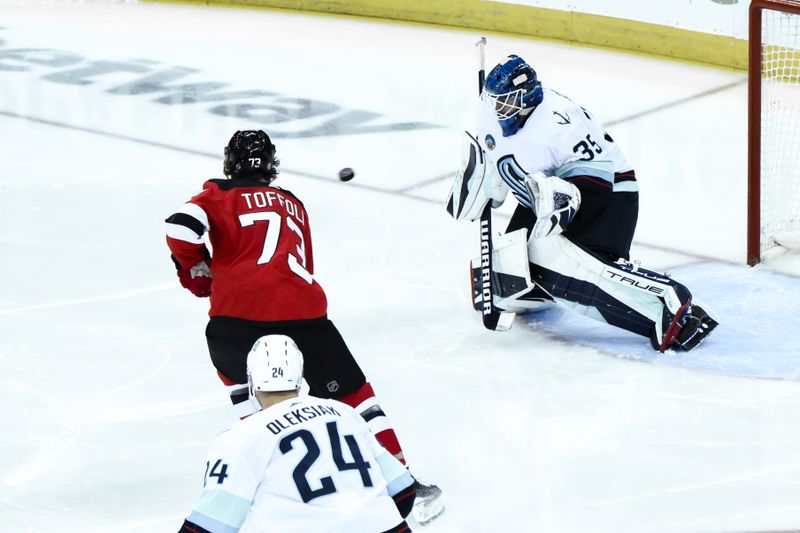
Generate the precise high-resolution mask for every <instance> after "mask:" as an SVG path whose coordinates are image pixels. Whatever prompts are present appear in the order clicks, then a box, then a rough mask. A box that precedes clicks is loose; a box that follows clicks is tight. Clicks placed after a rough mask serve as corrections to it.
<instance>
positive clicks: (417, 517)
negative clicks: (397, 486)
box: [411, 498, 444, 526]
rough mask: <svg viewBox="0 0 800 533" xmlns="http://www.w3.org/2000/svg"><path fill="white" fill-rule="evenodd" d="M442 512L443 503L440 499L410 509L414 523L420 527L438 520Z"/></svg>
mask: <svg viewBox="0 0 800 533" xmlns="http://www.w3.org/2000/svg"><path fill="white" fill-rule="evenodd" d="M443 512H444V502H443V501H442V499H441V498H436V499H435V500H433V501H430V502H424V503H420V504H417V505H415V506H414V507H413V508H412V509H411V516H412V518H413V519H414V522H416V523H417V524H419V525H420V526H425V525H428V524H430V523H431V522H433V521H434V520H436V519H437V518H439V516H441V514H442V513H443Z"/></svg>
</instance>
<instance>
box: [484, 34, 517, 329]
mask: <svg viewBox="0 0 800 533" xmlns="http://www.w3.org/2000/svg"><path fill="white" fill-rule="evenodd" d="M475 46H477V47H478V64H479V68H478V97H479V98H480V96H481V93H483V85H484V83H485V81H486V59H485V56H484V47H485V46H486V37H481V38H480V40H479V41H478V42H477V43H475ZM480 235H481V281H482V285H483V291H482V295H483V298H482V299H483V310H482V314H483V326H484V327H485V328H486V329H490V330H492V331H508V330H509V329H511V324H512V323H513V321H514V313H507V312H505V311H500V310H499V309H497V308H495V306H494V304H493V302H492V295H493V294H494V293H493V292H492V285H493V284H494V272H493V271H492V249H493V246H492V203H491V202H489V203H487V204H486V207H484V208H483V212H482V213H481V218H480Z"/></svg>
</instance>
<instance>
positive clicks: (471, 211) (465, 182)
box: [447, 132, 508, 221]
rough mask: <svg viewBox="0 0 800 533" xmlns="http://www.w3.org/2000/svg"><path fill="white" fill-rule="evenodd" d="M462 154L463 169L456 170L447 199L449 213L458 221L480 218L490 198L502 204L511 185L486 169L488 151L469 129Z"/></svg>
mask: <svg viewBox="0 0 800 533" xmlns="http://www.w3.org/2000/svg"><path fill="white" fill-rule="evenodd" d="M464 133H466V134H467V138H468V140H467V143H466V144H465V146H464V152H463V154H462V163H461V170H459V171H458V172H457V173H456V176H455V180H454V181H453V188H452V189H451V190H450V195H449V196H448V199H447V212H448V213H450V215H451V216H452V217H453V218H455V219H456V220H470V221H472V220H477V219H478V218H479V217H480V216H481V213H482V212H483V208H484V207H486V204H487V203H488V202H489V200H491V201H492V207H500V206H501V205H503V201H505V199H506V195H507V194H508V186H507V185H506V184H505V183H504V182H503V180H501V179H498V177H497V176H496V175H495V174H494V172H493V170H492V168H491V167H489V168H487V165H486V157H485V156H486V154H485V153H484V151H483V149H482V148H481V145H480V144H479V143H478V140H477V139H475V137H473V136H472V135H470V134H469V132H464Z"/></svg>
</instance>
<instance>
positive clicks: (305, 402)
mask: <svg viewBox="0 0 800 533" xmlns="http://www.w3.org/2000/svg"><path fill="white" fill-rule="evenodd" d="M413 482H414V479H413V478H412V477H411V475H410V474H409V473H408V471H407V470H406V468H405V467H404V466H403V465H402V464H401V463H400V462H399V461H398V460H397V459H395V458H394V457H392V455H391V454H389V453H388V452H387V451H386V450H384V449H383V448H382V447H381V446H380V444H378V442H377V441H376V440H375V438H374V437H373V435H372V434H371V433H370V432H369V429H368V427H367V425H366V424H365V423H364V421H363V419H362V418H361V417H360V416H359V415H358V414H357V413H356V412H355V411H354V410H353V409H352V408H350V407H349V406H347V405H345V404H342V403H340V402H336V401H334V400H323V399H319V398H314V397H304V398H292V399H289V400H285V401H283V402H280V403H278V404H275V405H273V406H271V407H269V408H267V409H264V410H262V411H259V412H257V413H255V414H254V415H252V416H250V417H249V418H246V419H244V420H242V421H240V422H237V423H236V424H235V425H234V426H233V427H232V428H231V429H230V430H228V431H226V432H224V433H222V434H220V435H219V436H218V438H217V440H216V441H215V442H214V444H213V446H212V448H211V450H210V452H209V455H208V461H207V463H206V469H205V477H204V486H203V492H202V495H201V498H200V500H199V503H198V504H197V505H196V506H195V507H194V509H193V510H192V512H191V514H190V515H189V517H188V520H189V521H190V522H192V523H194V524H197V525H198V526H200V527H202V528H204V529H206V530H208V531H211V532H213V533H217V532H225V533H227V532H236V531H239V529H240V528H241V530H242V531H253V532H254V531H259V532H261V531H280V532H282V533H292V532H297V533H301V532H302V533H306V532H308V531H365V532H366V531H373V532H380V531H387V530H391V529H392V528H395V527H397V526H398V524H401V523H402V522H403V518H402V517H401V516H400V513H399V511H398V510H397V507H396V505H395V502H394V500H393V499H392V498H391V495H392V494H397V493H398V492H400V491H402V490H403V489H405V488H407V487H409V486H410V485H411V484H413Z"/></svg>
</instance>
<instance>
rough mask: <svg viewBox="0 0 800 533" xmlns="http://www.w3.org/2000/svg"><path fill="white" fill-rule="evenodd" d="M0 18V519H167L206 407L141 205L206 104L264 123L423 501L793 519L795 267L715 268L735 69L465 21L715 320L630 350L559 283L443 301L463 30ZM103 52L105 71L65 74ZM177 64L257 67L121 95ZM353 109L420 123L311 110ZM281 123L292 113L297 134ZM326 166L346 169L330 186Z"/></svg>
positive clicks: (16, 525)
mask: <svg viewBox="0 0 800 533" xmlns="http://www.w3.org/2000/svg"><path fill="white" fill-rule="evenodd" d="M0 27H1V29H0V41H1V42H0V155H2V168H3V170H2V172H0V199H1V200H0V201H1V202H2V203H1V204H0V207H1V208H0V244H2V249H3V253H2V261H0V323H1V324H2V327H1V329H0V333H2V335H0V364H2V368H3V374H2V377H0V399H2V404H3V408H2V410H1V411H0V531H9V532H12V531H13V532H39V531H59V532H81V533H94V532H169V531H176V530H177V529H178V527H179V524H180V523H181V521H182V519H183V517H184V516H185V514H186V513H187V512H188V510H189V509H190V507H191V505H192V504H193V503H194V501H195V498H196V497H197V496H198V494H199V489H200V481H201V475H202V467H203V461H204V456H205V453H206V450H207V448H208V445H209V443H210V441H211V440H212V439H213V437H214V436H215V435H216V434H217V433H218V432H219V431H220V430H221V429H223V428H224V427H225V426H226V425H228V424H230V423H231V422H232V421H233V415H232V413H231V411H230V408H229V405H228V400H227V398H226V394H225V391H224V390H223V388H222V386H221V385H220V383H219V382H218V380H217V378H216V375H215V373H214V372H213V370H212V366H211V364H210V361H209V360H208V354H207V350H206V346H205V339H204V336H203V330H204V327H205V322H206V311H207V302H206V301H205V300H198V299H195V298H193V297H192V296H191V295H190V294H189V293H187V292H186V291H184V290H182V289H181V288H180V287H179V285H178V283H177V279H176V278H175V273H174V269H173V266H172V264H171V262H170V260H169V255H168V252H167V249H166V246H165V243H164V236H163V219H164V218H165V217H166V216H168V215H169V214H170V213H171V212H173V211H174V210H175V209H176V208H177V207H178V206H179V205H180V204H181V203H183V202H184V201H185V200H186V199H188V198H189V197H190V196H191V195H193V194H194V193H195V192H197V191H199V190H200V187H201V184H202V183H203V181H204V180H206V179H208V178H212V177H221V166H222V165H221V155H222V147H223V146H224V144H225V143H226V142H227V140H228V138H229V136H230V134H231V133H232V132H233V131H235V130H236V129H245V128H252V127H256V128H264V129H266V130H267V131H269V132H270V133H271V134H273V136H274V138H275V141H276V144H277V145H278V150H279V155H280V158H281V160H282V168H283V172H282V174H281V177H280V181H279V182H278V183H279V184H280V185H282V186H284V187H286V188H288V189H290V190H292V191H294V192H295V193H296V194H298V195H299V196H300V197H301V198H302V199H303V201H304V202H305V205H306V207H307V208H308V211H309V213H310V217H311V223H312V229H313V233H314V252H315V263H316V276H317V278H318V280H319V281H320V282H321V283H322V285H323V286H324V287H325V288H326V290H327V293H328V296H329V300H330V317H331V318H332V319H333V320H334V322H335V323H336V324H337V326H338V327H339V329H340V330H341V331H342V333H343V335H344V337H345V339H346V340H347V343H348V345H349V346H350V348H351V350H352V351H353V352H354V354H355V355H356V357H357V358H358V359H359V361H360V363H361V365H362V366H363V368H364V370H365V372H366V373H367V375H368V377H369V379H370V381H371V382H372V383H373V385H374V387H375V389H376V391H377V393H378V394H379V396H380V398H381V400H382V404H383V406H384V408H385V410H386V412H387V413H388V414H389V416H390V418H391V419H392V421H393V422H394V425H395V427H396V429H397V432H398V434H399V436H400V439H401V442H402V444H403V446H404V448H405V450H406V455H407V457H408V458H409V460H410V465H411V468H412V470H413V471H414V472H415V473H416V474H417V475H419V476H421V477H423V478H425V479H427V480H429V481H433V482H435V483H437V484H439V485H440V486H441V487H442V488H443V489H444V491H445V493H446V498H447V511H446V513H445V514H444V515H443V516H442V517H441V518H440V519H439V520H437V521H435V522H434V523H432V524H431V525H429V526H427V527H426V528H424V531H429V532H430V533H445V532H458V533H462V532H480V533H486V532H501V531H502V532H547V533H550V532H553V533H572V532H575V533H578V532H581V533H585V532H592V533H605V532H609V533H611V532H613V533H621V532H659V533H660V532H707V533H728V532H731V533H733V532H744V531H760V532H764V531H777V530H789V529H793V528H798V527H800V424H799V423H798V418H799V415H798V412H800V383H798V381H797V380H798V377H800V356H798V353H797V352H798V350H797V349H796V348H795V346H794V345H795V342H794V337H793V333H794V330H795V329H796V328H797V325H798V320H797V318H796V317H797V316H798V311H799V310H800V305H798V298H797V294H798V291H800V287H799V286H798V283H799V282H798V279H797V278H796V277H790V276H785V275H781V274H776V273H773V272H771V271H770V270H768V269H767V268H764V267H759V268H756V269H749V268H747V267H744V266H741V265H742V264H743V263H744V255H745V239H744V236H745V216H744V215H745V211H746V209H745V200H746V198H745V176H746V173H745V167H746V143H745V140H746V133H745V132H746V84H745V76H744V75H743V74H741V73H735V72H729V71H723V70H714V69H708V68H704V67H701V66H696V65H690V64H682V63H676V62H669V61H661V60H658V59H654V58H651V57H645V56H639V55H627V54H620V53H618V52H614V51H609V50H598V49H587V48H579V47H572V46H568V45H565V44H559V43H555V42H545V41H531V40H523V39H516V38H507V37H500V36H494V35H490V36H489V46H488V50H487V56H488V58H487V59H488V61H489V63H491V64H493V63H494V62H495V61H497V60H499V59H500V58H502V57H503V56H504V55H506V54H508V53H518V54H520V55H522V56H523V57H525V58H526V59H528V60H529V61H530V62H531V63H532V64H533V65H534V66H535V67H536V68H537V70H538V72H539V75H540V77H541V78H542V79H543V80H544V82H545V84H548V85H550V86H553V87H554V88H556V89H557V90H559V91H561V92H564V93H566V94H568V95H570V96H571V97H573V98H574V99H575V100H577V101H579V102H580V103H582V104H583V105H585V106H586V107H587V108H589V109H591V110H592V111H593V112H594V113H595V114H596V115H597V116H599V117H600V118H601V119H603V120H604V121H605V123H606V125H607V126H608V129H609V131H610V132H611V133H612V135H613V136H614V137H615V139H616V140H618V141H619V142H620V144H621V145H622V147H623V149H624V150H625V152H626V155H627V156H628V159H629V160H631V161H632V163H633V164H634V166H635V168H636V171H637V175H638V177H639V183H640V187H641V214H640V220H639V227H638V230H637V237H636V242H635V245H634V255H635V256H636V257H637V258H638V259H640V260H641V261H642V265H643V266H646V267H649V268H652V269H657V270H665V269H666V270H669V271H670V272H672V273H673V274H674V275H675V276H676V277H677V278H679V279H681V280H683V281H685V282H686V284H687V285H688V286H689V287H690V288H691V289H692V291H693V292H694V294H695V295H696V297H697V298H698V300H700V301H702V302H703V303H704V304H707V306H708V308H709V309H710V310H712V311H713V312H714V313H716V316H717V317H718V318H719V319H720V322H721V326H720V327H719V331H718V332H717V333H715V334H714V335H713V336H712V337H710V338H709V340H708V343H707V344H706V345H704V346H703V347H701V348H700V349H698V350H697V351H695V352H692V353H690V354H682V355H681V354H666V355H657V354H655V353H654V352H652V351H651V350H650V349H649V348H648V344H647V341H646V340H645V339H639V338H637V337H634V336H631V335H629V334H626V333H625V332H622V331H619V330H615V329H613V328H610V327H604V326H602V325H598V324H595V323H591V322H587V321H585V320H583V321H582V320H579V318H578V317H574V316H572V315H570V314H569V313H566V312H565V313H558V312H551V313H548V314H544V315H538V316H534V317H527V318H518V319H517V320H516V323H515V325H514V327H513V328H512V330H511V331H510V332H508V333H505V334H499V333H492V332H488V331H486V330H484V329H483V328H482V326H481V324H480V320H479V317H478V316H477V315H476V314H475V313H474V312H473V311H472V310H471V308H470V304H469V295H468V279H467V264H468V261H469V259H470V258H471V257H472V256H473V255H475V254H476V253H477V239H478V237H477V228H476V227H475V226H473V225H469V224H464V223H456V222H454V221H452V220H451V219H449V217H448V216H447V214H446V213H445V210H444V200H445V197H446V195H447V192H448V190H449V186H450V175H451V174H452V172H453V170H454V169H455V166H456V164H457V160H458V157H459V153H460V141H461V135H462V134H461V130H463V129H464V128H466V127H469V123H470V115H469V112H468V110H469V108H470V106H471V105H472V102H473V100H474V92H475V85H476V82H475V62H476V61H475V59H476V58H475V55H476V54H475V48H474V46H473V43H474V42H475V41H476V40H477V38H478V37H479V35H478V34H476V33H473V32H467V31H458V30H448V29H441V28H434V27H428V26H421V25H415V26H411V27H409V26H404V25H402V24H397V23H382V22H378V21H365V20H357V19H350V18H339V17H330V16H307V15H300V14H292V13H288V12H280V11H269V10H247V9H224V8H212V7H189V6H164V5H156V4H136V3H122V4H117V3H110V4H98V3H80V2H79V3H58V2H56V3H53V2H47V3H28V2H17V1H12V2H9V1H8V0H4V1H2V2H0ZM44 50H50V52H45V51H44ZM53 51H57V52H53ZM101 61H106V62H117V63H124V64H125V65H128V67H127V68H129V69H130V71H128V72H116V73H107V74H103V75H95V76H90V77H86V78H81V76H80V74H79V71H80V69H82V68H83V69H85V68H87V67H91V68H97V62H101ZM137 65H138V66H137ZM176 67H181V68H184V69H193V71H191V72H187V71H185V70H184V71H182V72H183V77H180V78H177V79H176V81H173V82H171V83H172V84H176V85H179V84H181V83H189V82H191V83H194V84H200V83H204V82H213V81H216V82H224V83H226V84H227V85H226V86H225V87H222V88H220V89H219V91H218V92H232V91H264V92H269V93H271V95H266V96H265V95H261V96H253V93H252V92H251V93H250V96H249V97H248V96H241V97H240V98H238V99H233V100H216V101H214V100H211V99H207V98H206V99H202V98H201V99H200V100H199V101H195V102H194V103H176V102H174V101H173V102H172V103H159V102H158V101H156V100H157V99H158V98H159V97H163V96H164V92H157V91H156V92H149V93H148V92H142V91H145V90H146V87H144V86H143V85H141V84H140V85H139V89H138V90H139V94H133V95H131V94H120V93H125V92H126V91H125V90H122V89H120V88H124V87H130V83H131V82H132V81H133V80H140V81H141V80H143V79H144V78H145V77H146V76H147V75H148V74H149V73H152V72H154V71H160V70H162V69H175V68H176ZM137 69H138V72H134V71H136V70H137ZM68 72H72V74H73V75H72V77H69V76H67V75H66V74H65V73H68ZM128 92H130V91H128ZM178 93H180V91H178ZM189 96H190V95H189ZM288 99H295V100H288ZM296 99H305V100H306V102H305V103H303V102H298V101H297V100H296ZM232 104H238V105H254V104H257V105H262V106H271V108H269V109H267V108H264V107H262V108H259V112H260V115H261V116H262V120H260V121H255V120H249V121H248V120H236V119H233V118H230V117H226V116H224V114H223V115H220V114H219V113H216V114H215V113H214V112H212V110H214V109H216V110H217V111H219V109H218V107H219V106H226V105H232ZM325 106H328V107H327V108H326V109H327V110H328V111H329V112H328V113H325V114H319V115H317V116H307V115H313V113H315V112H320V111H322V110H325V109H323V107H325ZM330 106H338V110H335V109H336V108H333V107H330ZM230 111H231V109H230V108H226V109H225V110H224V112H230ZM354 112H372V113H375V114H376V115H379V116H376V117H375V118H374V119H373V120H371V121H367V122H363V123H362V124H361V126H362V127H365V126H371V125H374V124H378V125H387V124H398V123H414V122H416V123H428V124H432V125H436V126H437V127H435V128H428V129H411V130H408V131H402V130H400V131H398V130H396V129H395V130H391V131H384V132H373V133H369V132H367V133H361V134H347V135H335V134H334V133H336V131H335V130H334V129H333V128H332V127H331V124H330V123H328V125H327V126H326V125H325V123H326V121H328V120H329V119H331V118H332V117H337V118H339V119H342V118H347V117H351V118H352V117H353V116H354V115H353V113H354ZM303 114H304V115H303ZM362 116H363V115H362ZM339 124H340V125H341V124H342V122H341V120H340V122H339ZM308 131H317V132H320V134H319V135H317V136H312V137H301V138H295V137H293V136H296V134H297V133H298V132H308ZM344 166H352V167H354V168H355V170H356V174H357V175H356V178H355V179H354V180H353V181H351V182H349V183H346V184H343V183H340V182H339V181H338V180H337V179H336V174H337V171H338V169H339V168H341V167H344ZM508 202H509V204H512V203H513V200H509V201H508ZM509 209H510V207H509V206H504V208H503V209H502V210H501V211H502V212H501V214H500V215H499V216H498V217H497V218H496V219H497V220H498V221H499V222H498V225H501V224H502V220H503V218H504V217H507V215H508V213H509ZM780 262H781V263H782V265H783V269H784V270H785V271H788V272H794V274H795V275H796V274H798V273H800V265H798V262H797V261H796V260H795V259H792V258H791V257H783V258H781V259H780ZM421 530H423V529H421Z"/></svg>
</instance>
